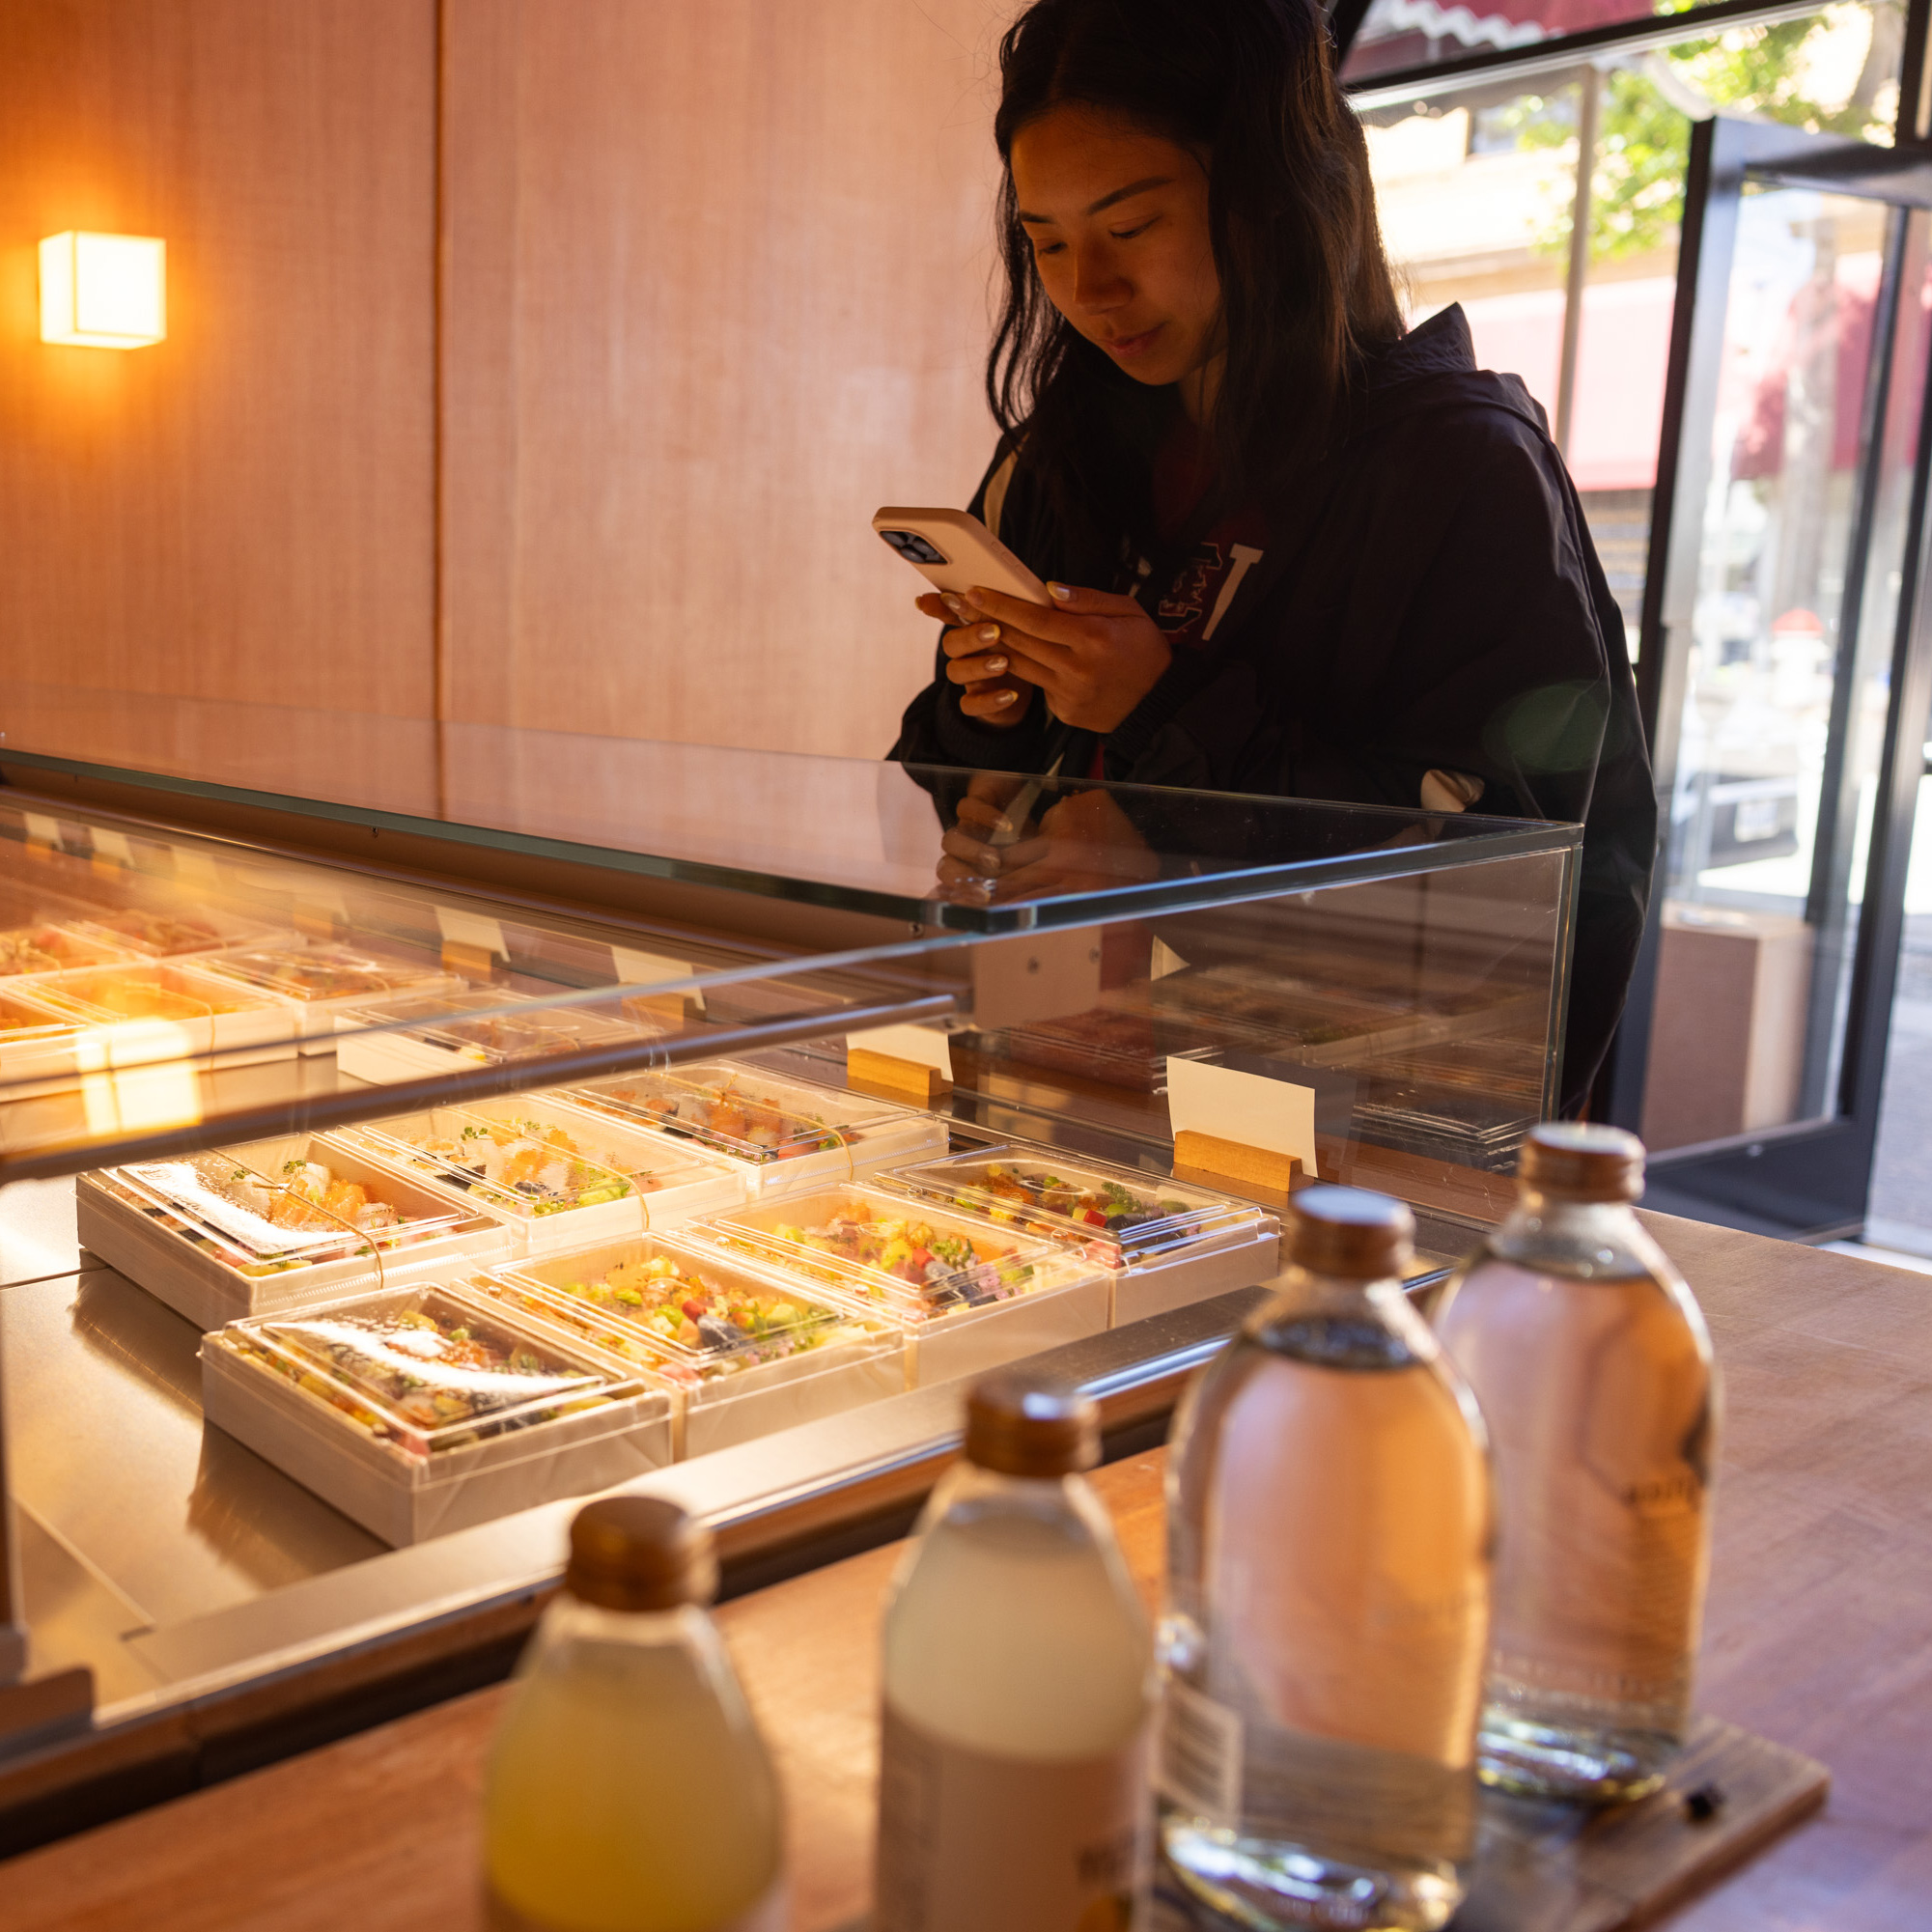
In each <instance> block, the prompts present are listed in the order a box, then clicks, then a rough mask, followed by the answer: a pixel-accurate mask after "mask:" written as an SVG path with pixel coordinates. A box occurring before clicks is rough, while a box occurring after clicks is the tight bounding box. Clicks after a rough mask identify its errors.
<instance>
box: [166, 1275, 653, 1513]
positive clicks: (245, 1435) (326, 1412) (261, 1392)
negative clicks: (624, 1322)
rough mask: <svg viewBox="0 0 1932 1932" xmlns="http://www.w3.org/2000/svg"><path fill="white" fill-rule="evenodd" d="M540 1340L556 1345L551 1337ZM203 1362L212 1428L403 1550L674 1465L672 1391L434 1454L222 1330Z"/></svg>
mask: <svg viewBox="0 0 1932 1932" xmlns="http://www.w3.org/2000/svg"><path fill="white" fill-rule="evenodd" d="M341 1305H343V1306H345V1307H353V1306H354V1305H355V1304H354V1303H352V1302H351V1303H344V1304H341ZM491 1313H492V1315H493V1316H495V1318H496V1319H499V1320H500V1315H495V1311H493V1310H492V1311H491ZM540 1345H541V1346H544V1347H546V1349H549V1348H552V1347H553V1345H552V1344H551V1343H550V1342H549V1340H548V1338H547V1337H546V1338H544V1340H543V1342H542V1343H541V1344H540ZM580 1359H582V1360H583V1361H584V1362H585V1363H586V1365H597V1364H594V1363H593V1362H592V1359H591V1358H590V1357H589V1356H588V1355H582V1356H580ZM201 1364H202V1413H203V1414H204V1415H205V1416H206V1418H207V1419H208V1420H209V1421H210V1422H211V1423H213V1424H214V1426H215V1427H216V1428H219V1429H225V1430H226V1431H227V1432H228V1433H229V1434H230V1435H231V1436H233V1437H235V1438H236V1439H237V1440H238V1442H243V1443H245V1444H246V1445H247V1446H248V1447H249V1448H251V1449H253V1450H254V1451H255V1453H256V1454H257V1455H259V1456H262V1457H264V1458H265V1459H266V1460H267V1461H268V1462H270V1463H272V1464H274V1465H275V1467H276V1468H277V1469H279V1470H282V1471H283V1472H284V1473H285V1474H287V1475H289V1476H291V1477H293V1478H294V1480H295V1481H296V1482H298V1483H300V1484H301V1485H302V1487H303V1488H304V1489H308V1490H313V1491H314V1492H315V1494H316V1495H317V1496H319V1497H321V1498H322V1499H323V1500H324V1501H325V1502H329V1503H332V1504H333V1505H334V1506H335V1507H336V1508H337V1509H339V1510H341V1511H342V1513H343V1514H344V1515H345V1516H348V1517H350V1518H352V1519H353V1520H354V1521H355V1522H357V1523H359V1524H361V1525H362V1526H363V1527H364V1528H365V1529H368V1530H370V1531H371V1532H372V1533H373V1534H375V1535H377V1536H379V1537H380V1538H381V1539H382V1541H383V1542H385V1543H387V1544H390V1545H391V1546H392V1547H399V1548H400V1547H402V1546H404V1545H406V1544H411V1543H420V1542H422V1541H424V1540H425V1539H426V1538H429V1537H432V1536H442V1535H447V1534H449V1533H450V1532H451V1531H452V1530H457V1529H467V1528H470V1527H471V1526H474V1525H476V1524H479V1523H488V1522H490V1521H492V1520H494V1519H495V1518H497V1517H499V1516H510V1515H514V1514H515V1513H516V1512H517V1511H518V1510H523V1509H534V1508H536V1507H537V1506H538V1505H539V1504H541V1503H546V1502H559V1501H562V1500H564V1499H565V1498H570V1497H574V1496H588V1495H590V1494H592V1493H594V1492H596V1491H598V1490H603V1489H610V1488H613V1487H615V1486H616V1485H618V1484H620V1483H626V1482H630V1481H633V1480H634V1479H635V1478H637V1477H639V1476H642V1475H646V1474H648V1473H649V1472H650V1471H651V1470H658V1469H662V1468H664V1467H665V1466H666V1465H667V1464H668V1463H669V1462H670V1460H671V1414H672V1405H671V1398H670V1395H669V1393H668V1392H667V1391H666V1390H664V1389H661V1388H656V1387H648V1386H647V1387H642V1388H640V1389H639V1390H638V1391H637V1392H636V1393H635V1394H633V1395H629V1396H626V1397H623V1398H621V1399H618V1400H615V1401H611V1402H607V1403H604V1404H602V1405H601V1406H600V1407H598V1408H596V1409H589V1410H584V1411H581V1412H578V1413H576V1414H568V1415H559V1416H557V1417H555V1418H554V1419H552V1420H549V1421H545V1422H538V1423H533V1424H532V1425H530V1426H529V1427H527V1428H523V1429H518V1430H515V1431H512V1432H510V1433H508V1434H506V1435H501V1436H497V1437H493V1438H489V1439H486V1440H483V1441H480V1442H474V1443H471V1444H468V1445H466V1446H464V1447H461V1448H453V1449H446V1450H443V1451H442V1452H440V1453H439V1454H437V1455H436V1456H435V1457H434V1459H431V1458H425V1457H421V1456H411V1455H408V1454H406V1453H405V1452H404V1451H403V1450H401V1449H399V1448H398V1447H396V1446H395V1445H394V1444H392V1443H389V1442H381V1441H378V1439H377V1438H375V1437H374V1436H372V1435H370V1434H369V1433H368V1432H367V1431H365V1430H364V1429H362V1428H360V1427H358V1426H357V1425H356V1424H355V1423H353V1422H352V1421H350V1420H349V1419H348V1418H347V1417H346V1416H344V1415H342V1414H340V1413H339V1412H337V1411H336V1410H334V1409H333V1408H331V1407H330V1406H329V1405H328V1403H326V1402H325V1401H323V1400H322V1399H321V1398H320V1397H318V1396H316V1395H313V1394H311V1393H309V1392H308V1391H307V1390H305V1389H303V1388H300V1387H298V1386H296V1385H295V1384H294V1383H293V1382H291V1381H289V1380H288V1379H287V1378H286V1377H284V1376H282V1375H278V1374H276V1373H274V1372H273V1371H272V1370H270V1369H267V1368H265V1367H262V1366H260V1365H259V1364H257V1363H255V1362H253V1361H250V1360H249V1359H247V1358H243V1357H239V1356H237V1355H235V1354H233V1353H231V1352H230V1351H229V1350H228V1349H226V1348H224V1347H223V1346H222V1345H221V1338H220V1332H219V1331H218V1330H217V1331H216V1332H215V1333H213V1334H210V1335H208V1336H207V1337H205V1338H204V1340H203V1342H202V1349H201Z"/></svg>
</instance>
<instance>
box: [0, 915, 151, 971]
mask: <svg viewBox="0 0 1932 1932" xmlns="http://www.w3.org/2000/svg"><path fill="white" fill-rule="evenodd" d="M141 957H143V956H142V955H141V954H140V953H137V952H136V951H135V950H134V948H133V947H132V946H127V945H122V944H119V943H116V942H114V941H111V940H108V939H105V938H97V937H96V936H95V935H93V934H90V933H88V932H86V931H84V930H82V929H81V928H79V927H77V926H59V925H30V926H15V927H14V928H13V929H12V930H11V931H8V932H0V976H6V977H11V976H13V975H14V974H16V973H27V972H70V971H71V970H72V969H73V968H74V967H76V966H113V965H117V964H120V963H123V962H126V961H129V960H138V959H140V958H141Z"/></svg>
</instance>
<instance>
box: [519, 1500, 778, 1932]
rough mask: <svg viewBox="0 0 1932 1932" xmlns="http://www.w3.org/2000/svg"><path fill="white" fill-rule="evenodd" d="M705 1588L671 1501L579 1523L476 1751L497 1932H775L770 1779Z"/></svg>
mask: <svg viewBox="0 0 1932 1932" xmlns="http://www.w3.org/2000/svg"><path fill="white" fill-rule="evenodd" d="M716 1583H717V1565H716V1561H715V1559H714V1556H713V1554H712V1549H711V1537H710V1534H709V1532H708V1531H707V1530H706V1529H705V1528H704V1527H703V1526H702V1525H701V1524H698V1523H696V1522H694V1521H693V1520H692V1519H691V1518H690V1517H688V1516H686V1514H685V1512H684V1511H683V1510H682V1509H680V1508H679V1507H678V1506H677V1505H676V1504H675V1503H672V1502H668V1501H665V1500H663V1499H661V1498H657V1497H641V1496H620V1497H603V1498H599V1499H598V1500H597V1501H595V1502H592V1503H587V1504H586V1505H585V1506H584V1507H583V1508H582V1509H581V1510H579V1511H578V1512H577V1515H576V1520H575V1521H574V1523H573V1524H572V1526H571V1554H570V1565H569V1568H568V1569H567V1570H566V1571H565V1573H564V1588H563V1593H562V1594H561V1595H560V1596H559V1597H558V1598H557V1599H556V1601H555V1602H554V1603H552V1604H551V1605H550V1607H549V1608H548V1609H547V1610H546V1611H545V1612H544V1616H543V1620H542V1622H540V1623H539V1624H538V1626H537V1630H536V1633H535V1635H534V1636H533V1637H532V1638H531V1639H530V1642H529V1645H528V1647H527V1648H526V1649H525V1651H524V1653H523V1657H522V1660H521V1661H520V1663H519V1664H518V1670H517V1682H516V1684H515V1686H514V1688H513V1689H512V1691H511V1694H510V1701H509V1703H508V1705H507V1707H506V1708H505V1710H504V1714H503V1722H502V1724H501V1726H500V1728H499V1729H498V1731H497V1734H496V1743H495V1748H494V1750H492V1752H491V1754H490V1768H489V1776H488V1781H487V1786H486V1792H485V1815H484V1840H485V1864H486V1883H487V1890H488V1904H489V1914H490V1924H491V1925H492V1927H494V1928H497V1932H783V1927H784V1925H785V1922H786V1921H785V1901H784V1886H783V1874H782V1863H781V1855H782V1847H781V1840H780V1819H779V1805H778V1784H777V1778H776V1777H775V1776H774V1774H773V1772H772V1768H771V1761H770V1757H769V1756H768V1755H767V1753H766V1750H765V1745H764V1741H763V1740H762V1739H761V1738H760V1737H759V1735H758V1731H757V1728H756V1726H755V1725H754V1724H753V1722H752V1721H751V1714H750V1712H749V1711H748V1710H747V1709H746V1707H745V1702H744V1695H743V1693H742V1691H741V1690H740V1688H739V1683H738V1678H737V1676H736V1675H735V1673H734V1672H733V1670H732V1667H731V1660H730V1658H729V1657H728V1656H727V1655H726V1654H725V1648H724V1643H723V1640H722V1638H720V1637H719V1636H718V1633H717V1628H716V1626H715V1625H714V1623H713V1622H712V1620H711V1618H710V1617H709V1616H708V1615H706V1613H705V1611H704V1610H703V1609H702V1608H701V1606H702V1605H703V1604H705V1603H707V1602H709V1600H710V1598H711V1595H712V1592H713V1591H714V1589H715V1587H716Z"/></svg>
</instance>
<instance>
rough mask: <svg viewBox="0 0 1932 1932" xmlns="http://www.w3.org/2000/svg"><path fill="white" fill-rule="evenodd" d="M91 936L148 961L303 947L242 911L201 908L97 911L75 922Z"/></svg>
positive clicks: (292, 935)
mask: <svg viewBox="0 0 1932 1932" xmlns="http://www.w3.org/2000/svg"><path fill="white" fill-rule="evenodd" d="M66 923H70V924H71V926H72V928H73V930H74V931H75V932H77V933H81V934H84V935H86V936H87V937H89V938H96V939H104V940H106V941H108V942H109V943H111V944H113V945H117V946H126V947H130V948H131V949H132V950H133V951H134V952H135V953H137V954H139V955H140V956H141V957H142V958H143V959H186V958H189V957H191V956H192V955H194V954H196V953H212V952H219V951H220V950H221V949H222V948H223V947H224V946H266V945H299V944H300V943H301V940H300V936H299V935H298V934H295V933H293V932H291V931H290V930H289V929H288V928H287V927H286V926H270V925H266V924H265V923H264V922H263V921H262V920H260V919H249V918H244V917H242V916H241V915H240V914H239V913H236V912H218V911H215V910H213V909H212V908H210V907H206V906H195V907H190V908H186V909H183V910H176V911H171V912H148V911H143V910H138V909H137V908H134V907H131V906H129V907H121V908H119V909H112V908H108V907H91V908H89V909H88V910H87V913H86V915H85V916H84V917H82V918H78V919H75V920H72V921H70V922H66Z"/></svg>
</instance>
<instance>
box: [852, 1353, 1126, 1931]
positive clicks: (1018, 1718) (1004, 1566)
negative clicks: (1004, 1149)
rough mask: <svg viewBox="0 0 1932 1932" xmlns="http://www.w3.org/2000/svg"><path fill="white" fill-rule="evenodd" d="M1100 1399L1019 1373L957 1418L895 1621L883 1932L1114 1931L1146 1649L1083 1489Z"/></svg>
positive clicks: (1122, 1924) (992, 1383) (1120, 1913)
mask: <svg viewBox="0 0 1932 1932" xmlns="http://www.w3.org/2000/svg"><path fill="white" fill-rule="evenodd" d="M1098 1456H1099V1422H1098V1415H1097V1412H1096V1410H1095V1408H1094V1405H1093V1403H1092V1402H1091V1401H1089V1400H1088V1399H1086V1398H1085V1397H1083V1396H1081V1395H1078V1393H1076V1392H1075V1391H1073V1390H1071V1389H1068V1388H1065V1387H1063V1386H1056V1385H1054V1384H1051V1383H1048V1382H1043V1381H1041V1380H1039V1379H1038V1378H1036V1377H1032V1376H1029V1375H1027V1374H1025V1373H1023V1372H1013V1373H1008V1374H1004V1375H999V1376H995V1377H992V1378H989V1379H988V1380H986V1381H984V1382H981V1383H979V1384H978V1385H977V1386H975V1387H974V1388H973V1389H972V1391H971V1393H970V1394H969V1395H968V1397H967V1401H966V1460H965V1461H964V1462H963V1463H961V1464H960V1465H958V1466H957V1467H956V1468H955V1469H954V1470H951V1471H950V1472H949V1473H948V1474H947V1475H946V1477H945V1478H944V1479H943V1480H942V1481H941V1482H940V1484H939V1486H938V1489H937V1490H935V1492H934V1493H933V1498H932V1500H931V1501H930V1502H929V1503H928V1504H927V1506H926V1510H925V1514H924V1515H923V1517H922V1518H921V1519H920V1524H919V1528H918V1532H917V1535H916V1537H915V1539H914V1542H913V1544H912V1547H911V1549H910V1552H909V1553H908V1554H907V1558H906V1561H905V1562H904V1564H903V1565H902V1566H901V1569H900V1573H899V1576H898V1579H897V1581H896V1582H895V1584H894V1586H893V1594H892V1598H891V1601H890V1603H889V1605H888V1607H887V1609H886V1613H885V1629H884V1638H883V1666H884V1670H883V1677H884V1687H883V1688H884V1737H883V1744H882V1762H881V1770H880V1780H879V1849H878V1860H877V1869H876V1879H877V1883H876V1887H875V1892H876V1899H877V1903H876V1907H875V1917H874V1919H873V1921H872V1923H873V1926H874V1928H875V1932H915V1928H916V1932H991V1928H993V1927H997V1928H998V1932H1067V1928H1070V1927H1075V1926H1078V1927H1081V1928H1091V1932H1114V1928H1121V1932H1124V1928H1126V1927H1127V1926H1129V1925H1131V1924H1133V1923H1134V1919H1135V1914H1136V1911H1137V1900H1138V1897H1139V1895H1140V1893H1141V1891H1142V1890H1143V1884H1144V1875H1145V1874H1144V1868H1145V1864H1146V1853H1147V1840H1148V1808H1149V1807H1148V1798H1147V1758H1146V1745H1147V1733H1148V1727H1149V1720H1150V1717H1151V1714H1152V1709H1153V1670H1154V1658H1153V1650H1154V1644H1153V1633H1152V1630H1151V1628H1150V1626H1149V1622H1148V1617H1147V1613H1146V1611H1145V1610H1143V1609H1142V1607H1141V1603H1140V1599H1139V1596H1138V1595H1137V1593H1136V1592H1135V1590H1134V1583H1133V1580H1132V1579H1131V1578H1130V1577H1129V1576H1128V1573H1127V1566H1126V1563H1125V1562H1124V1561H1123V1560H1122V1557H1121V1554H1120V1547H1119V1545H1118V1543H1117V1542H1116V1541H1115V1539H1114V1533H1113V1525H1112V1522H1111V1520H1110V1519H1109V1518H1108V1516H1107V1513H1106V1509H1105V1508H1104V1507H1103V1506H1102V1505H1101V1502H1100V1500H1099V1498H1097V1497H1096V1496H1095V1495H1094V1493H1093V1491H1092V1490H1091V1489H1090V1488H1089V1487H1088V1486H1087V1484H1086V1482H1085V1481H1084V1480H1083V1479H1082V1478H1081V1476H1080V1475H1079V1474H1078V1471H1079V1470H1083V1469H1086V1468H1088V1467H1090V1466H1091V1465H1092V1464H1093V1463H1094V1462H1095V1461H1096V1460H1098Z"/></svg>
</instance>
